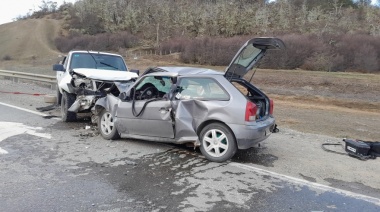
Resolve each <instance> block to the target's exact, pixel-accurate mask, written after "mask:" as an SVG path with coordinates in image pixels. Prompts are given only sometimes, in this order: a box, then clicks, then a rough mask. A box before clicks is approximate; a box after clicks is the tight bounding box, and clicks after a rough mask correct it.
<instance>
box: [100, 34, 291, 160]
mask: <svg viewBox="0 0 380 212" xmlns="http://www.w3.org/2000/svg"><path fill="white" fill-rule="evenodd" d="M283 48H285V45H284V43H283V42H282V41H281V40H280V39H277V38H254V39H251V40H249V41H247V42H246V43H245V44H244V45H243V46H242V47H241V49H240V50H239V51H238V53H237V54H236V55H235V57H234V58H233V60H232V62H231V63H230V65H229V66H228V67H227V68H226V71H225V73H222V72H218V71H214V70H210V69H205V68H193V67H155V68H149V69H148V70H146V71H145V72H144V74H143V75H142V76H141V77H140V78H139V79H138V80H137V81H136V82H135V83H134V84H133V85H131V86H130V87H129V88H128V89H127V90H126V91H125V92H122V93H121V94H120V95H119V96H114V95H112V94H108V95H107V96H106V97H104V98H100V99H99V100H98V101H97V102H96V107H95V114H97V115H98V116H99V119H98V120H97V124H98V129H99V132H100V134H101V135H102V137H103V138H105V139H117V138H119V137H122V138H133V139H142V140H149V141H158V142H169V143H176V144H184V143H190V144H193V145H194V146H195V147H197V146H199V147H200V150H201V152H202V154H203V155H204V156H205V157H206V158H207V159H209V160H211V161H214V162H223V161H226V160H228V159H230V158H231V157H233V156H234V154H235V153H236V151H237V150H238V149H248V148H251V147H253V146H255V145H257V144H258V143H259V142H261V141H263V140H265V139H266V138H268V136H269V135H270V134H271V133H272V132H274V131H276V130H277V128H276V126H277V125H276V123H275V118H274V117H273V101H272V100H271V99H269V98H268V96H267V95H265V94H264V93H263V92H262V91H261V90H259V89H258V88H257V87H255V86H254V85H252V84H251V83H250V82H249V81H247V80H245V79H244V78H243V76H244V75H245V74H247V72H248V71H250V70H251V69H252V68H253V66H254V65H255V64H256V63H257V62H258V61H259V60H260V59H261V58H262V57H263V56H264V54H265V53H266V51H267V50H270V49H283Z"/></svg>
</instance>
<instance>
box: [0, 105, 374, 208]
mask: <svg viewBox="0 0 380 212" xmlns="http://www.w3.org/2000/svg"><path fill="white" fill-rule="evenodd" d="M0 111H2V116H1V117H0V150H2V151H0V152H2V153H1V154H0V160H1V163H0V169H1V170H2V171H1V172H0V179H1V180H0V207H1V208H0V210H1V211H379V209H380V200H379V199H377V198H372V197H369V196H366V195H362V194H358V193H355V192H348V191H345V190H340V189H335V188H332V187H329V186H326V185H321V184H318V183H315V182H310V181H307V180H303V179H298V178H294V177H290V176H287V175H283V174H280V173H277V172H272V171H268V170H265V169H262V168H257V167H255V166H254V165H252V164H251V163H247V161H246V160H247V157H244V154H245V155H247V154H248V155H251V156H252V155H253V154H250V153H248V152H243V153H240V154H238V155H237V156H236V157H235V158H234V159H233V160H232V161H230V162H227V163H212V162H209V161H207V160H205V159H204V158H203V157H202V156H201V154H200V153H199V152H198V151H195V150H193V149H191V148H186V147H184V146H173V145H166V144H159V143H151V142H143V141H133V140H120V141H113V142H110V141H106V140H103V139H102V138H101V137H100V136H99V135H97V133H96V131H95V130H94V128H93V127H92V126H91V127H90V129H86V126H90V125H89V124H88V123H87V122H86V121H85V120H84V121H83V122H79V123H63V122H61V121H60V120H59V119H57V118H52V117H51V116H45V117H43V116H41V115H40V114H38V113H32V112H29V111H23V110H20V109H17V108H13V107H10V106H8V105H7V104H0ZM254 151H256V152H259V151H260V149H252V150H251V152H254ZM252 157H255V156H252ZM240 158H244V159H240ZM251 159H252V160H255V159H254V158H251ZM261 160H262V161H261V162H262V163H264V164H265V163H267V165H268V163H269V164H270V163H271V162H270V161H271V159H270V157H263V158H261ZM259 163H260V162H259Z"/></svg>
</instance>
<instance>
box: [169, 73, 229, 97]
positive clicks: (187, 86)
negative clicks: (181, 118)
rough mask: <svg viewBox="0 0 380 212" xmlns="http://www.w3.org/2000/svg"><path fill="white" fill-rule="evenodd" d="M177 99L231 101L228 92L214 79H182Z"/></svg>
mask: <svg viewBox="0 0 380 212" xmlns="http://www.w3.org/2000/svg"><path fill="white" fill-rule="evenodd" d="M176 98H177V99H201V100H222V101H223V100H229V95H228V94H227V92H226V91H225V90H224V89H223V88H222V87H221V86H220V85H219V83H217V82H216V81H215V80H214V79H212V78H195V77H194V78H182V79H181V80H180V82H179V85H178V93H177V94H176Z"/></svg>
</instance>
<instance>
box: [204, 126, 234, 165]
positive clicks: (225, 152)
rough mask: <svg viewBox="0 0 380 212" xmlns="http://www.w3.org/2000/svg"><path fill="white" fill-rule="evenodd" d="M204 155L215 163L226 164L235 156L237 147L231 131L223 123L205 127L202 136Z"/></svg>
mask: <svg viewBox="0 0 380 212" xmlns="http://www.w3.org/2000/svg"><path fill="white" fill-rule="evenodd" d="M200 140H201V146H200V149H201V152H202V154H203V155H204V156H205V157H206V158H207V159H209V160H210V161H214V162H224V161H226V160H229V159H231V158H232V156H234V155H235V153H236V150H237V147H236V140H235V136H234V135H233V134H232V132H231V130H230V129H229V128H228V127H227V126H225V125H224V124H221V123H212V124H209V125H207V126H206V127H204V128H203V129H202V131H201V134H200Z"/></svg>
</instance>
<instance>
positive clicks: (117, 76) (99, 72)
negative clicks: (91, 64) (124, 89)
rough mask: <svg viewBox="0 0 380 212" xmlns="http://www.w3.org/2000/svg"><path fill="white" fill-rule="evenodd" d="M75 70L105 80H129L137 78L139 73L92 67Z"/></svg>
mask: <svg viewBox="0 0 380 212" xmlns="http://www.w3.org/2000/svg"><path fill="white" fill-rule="evenodd" d="M73 72H75V73H77V74H80V75H83V76H84V77H86V78H89V79H94V80H104V81H127V80H131V79H133V78H137V77H138V75H137V74H136V73H133V72H129V71H115V70H104V69H92V68H75V69H73Z"/></svg>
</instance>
